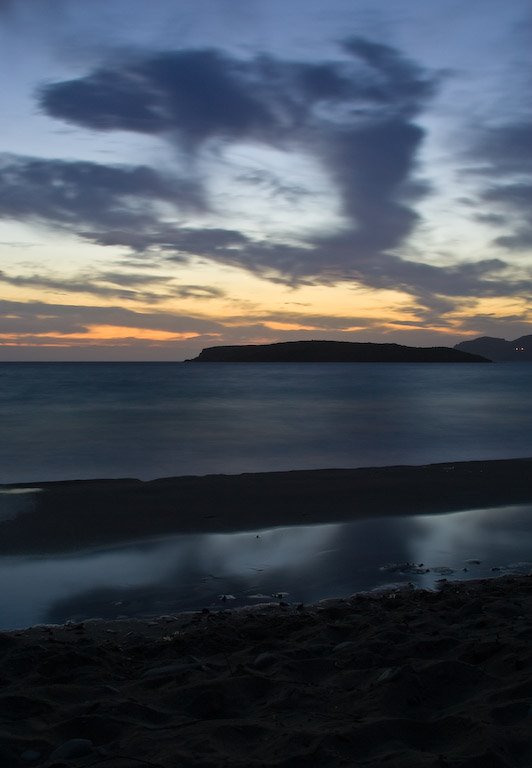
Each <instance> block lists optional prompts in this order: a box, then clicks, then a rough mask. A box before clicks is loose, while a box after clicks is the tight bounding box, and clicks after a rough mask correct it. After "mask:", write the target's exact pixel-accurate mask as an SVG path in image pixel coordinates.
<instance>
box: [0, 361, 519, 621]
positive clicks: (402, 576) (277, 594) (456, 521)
mask: <svg viewBox="0 0 532 768" xmlns="http://www.w3.org/2000/svg"><path fill="white" fill-rule="evenodd" d="M531 392H532V364H527V363H520V364H519V363H518V364H514V363H500V364H491V365H488V364H450V363H447V364H412V363H410V364H406V363H405V364H400V363H395V364H386V363H379V364H369V363H368V364H365V363H357V364H331V363H328V364H311V363H302V364H287V363H283V364H267V363H261V364H231V363H212V364H209V363H202V364H193V363H189V364H187V363H3V364H0V426H1V429H0V484H2V483H3V484H17V483H42V482H45V481H50V480H72V479H90V478H119V477H135V478H140V479H152V478H159V477H168V476H177V475H206V474H210V473H229V474H237V473H242V472H264V471H272V470H292V469H318V468H320V469H321V468H332V467H336V468H342V467H343V468H349V467H364V466H389V465H406V464H413V465H419V464H428V463H433V462H457V461H468V460H475V459H478V460H486V459H508V458H524V457H532V409H531V408H530V393H531ZM26 490H27V489H24V488H18V489H17V488H16V487H15V488H13V487H11V488H9V489H1V488H0V535H1V522H2V520H9V519H10V518H12V517H13V516H17V515H23V514H24V512H25V510H28V509H29V508H30V506H28V505H31V504H32V503H34V501H33V500H34V498H35V494H34V493H27V492H26ZM35 493H36V494H38V493H39V491H35ZM235 503H238V500H235ZM72 514H73V515H75V514H76V510H75V509H73V510H72ZM89 522H90V521H89ZM256 526H257V523H255V522H254V520H253V510H250V519H249V524H248V525H247V526H246V530H243V531H240V532H236V533H208V534H201V535H200V534H188V535H177V536H166V537H159V538H154V537H146V538H144V539H142V540H138V541H130V540H128V541H114V542H110V543H109V545H108V546H104V547H98V548H94V549H90V548H83V546H81V547H78V548H77V549H76V550H75V551H74V550H68V551H61V552H54V553H53V554H51V553H47V552H46V551H43V552H38V553H35V552H33V553H32V554H27V555H25V554H15V553H13V554H10V553H6V554H5V555H2V556H1V557H0V581H1V583H2V586H3V589H2V590H0V628H3V629H13V628H20V627H26V626H30V625H34V624H49V623H62V622H65V621H67V620H72V621H82V620H85V619H89V618H106V619H113V618H120V617H147V616H153V615H161V614H173V613H175V612H178V611H183V610H191V611H196V610H203V609H206V608H207V609H209V610H218V609H223V610H226V609H228V608H233V607H249V606H252V605H257V604H260V603H264V602H272V601H274V602H275V601H281V602H288V603H292V604H298V603H307V602H315V601H316V600H321V599H327V598H331V597H337V596H340V595H344V596H345V595H349V594H351V593H353V592H359V591H365V590H369V591H371V590H375V589H377V590H379V589H395V588H408V589H410V588H416V587H417V588H429V589H434V588H437V587H438V583H439V580H440V579H451V580H452V579H468V578H485V577H492V576H496V575H500V574H504V573H529V572H532V505H531V504H524V505H523V504H522V505H513V506H507V507H495V508H489V507H488V508H483V509H464V510H458V511H455V512H453V513H450V514H437V515H434V514H427V515H423V514H421V515H416V516H403V517H397V516H393V517H387V518H376V519H362V520H354V521H352V522H348V523H341V524H339V523H334V522H330V523H327V522H324V524H322V525H311V526H295V527H294V526H293V527H290V526H287V527H282V526H280V527H277V528H272V529H264V530H263V529H257V527H256ZM80 541H81V542H82V541H83V530H82V526H80Z"/></svg>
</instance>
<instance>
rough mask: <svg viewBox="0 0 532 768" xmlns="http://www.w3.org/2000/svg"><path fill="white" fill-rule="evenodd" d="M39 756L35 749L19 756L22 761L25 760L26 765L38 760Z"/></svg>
mask: <svg viewBox="0 0 532 768" xmlns="http://www.w3.org/2000/svg"><path fill="white" fill-rule="evenodd" d="M40 756H41V753H40V752H37V751H36V750H35V749H27V750H26V751H25V752H23V753H22V754H21V756H20V757H21V758H22V760H25V761H26V762H27V763H34V762H35V761H36V760H39V758H40Z"/></svg>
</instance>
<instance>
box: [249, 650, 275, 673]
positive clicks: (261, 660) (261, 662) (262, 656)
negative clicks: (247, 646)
mask: <svg viewBox="0 0 532 768" xmlns="http://www.w3.org/2000/svg"><path fill="white" fill-rule="evenodd" d="M277 661H278V659H277V656H275V654H273V653H259V655H258V656H257V658H256V659H255V661H254V662H253V666H254V667H257V669H264V668H265V667H271V666H272V664H275V663H276V662H277Z"/></svg>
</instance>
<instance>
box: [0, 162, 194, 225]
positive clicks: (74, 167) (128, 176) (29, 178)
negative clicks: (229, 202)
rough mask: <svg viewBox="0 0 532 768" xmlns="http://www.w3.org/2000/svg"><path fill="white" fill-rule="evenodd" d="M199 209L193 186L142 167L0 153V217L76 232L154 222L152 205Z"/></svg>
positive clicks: (156, 219) (156, 213)
mask: <svg viewBox="0 0 532 768" xmlns="http://www.w3.org/2000/svg"><path fill="white" fill-rule="evenodd" d="M158 203H159V204H160V203H167V204H170V205H172V206H175V208H176V209H184V210H198V209H202V208H204V202H203V200H202V196H201V193H200V190H199V188H198V186H197V185H196V184H195V183H193V182H190V181H187V180H182V179H176V178H172V177H171V176H165V175H163V174H161V173H159V172H157V171H156V170H154V169H152V168H149V167H147V166H141V165H139V166H129V167H128V166H112V165H102V164H98V163H92V162H83V161H67V160H48V159H40V158H31V157H21V156H13V155H5V154H4V155H1V156H0V218H9V219H33V220H39V221H42V222H48V223H54V224H56V225H60V226H63V227H65V228H68V229H71V230H73V231H76V232H81V231H82V228H83V227H84V226H97V227H100V228H104V229H107V228H117V227H123V228H127V229H133V230H134V229H136V228H137V227H138V228H140V229H141V230H142V229H146V228H149V227H152V226H157V225H158V223H159V221H160V213H159V212H158V210H157V204H158Z"/></svg>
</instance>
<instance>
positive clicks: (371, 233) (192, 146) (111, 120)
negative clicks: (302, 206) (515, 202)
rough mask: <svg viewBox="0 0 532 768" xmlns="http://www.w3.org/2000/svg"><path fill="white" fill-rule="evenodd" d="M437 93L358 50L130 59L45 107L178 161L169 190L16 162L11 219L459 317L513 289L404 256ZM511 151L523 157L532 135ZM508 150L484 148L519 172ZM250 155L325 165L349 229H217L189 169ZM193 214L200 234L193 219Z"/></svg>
mask: <svg viewBox="0 0 532 768" xmlns="http://www.w3.org/2000/svg"><path fill="white" fill-rule="evenodd" d="M438 83H439V75H438V74H435V73H432V72H429V71H426V70H424V69H423V68H422V67H420V66H418V65H417V64H416V63H415V62H413V61H411V60H410V59H408V58H407V57H405V56H404V55H403V54H402V53H401V52H400V51H398V50H396V49H394V48H391V47H389V46H385V45H382V44H379V43H375V42H373V41H369V40H365V39H361V38H350V39H348V40H346V41H344V42H343V43H342V44H341V46H340V48H339V53H338V56H337V58H336V59H334V60H324V61H311V60H308V61H290V60H283V59H280V58H278V57H274V56H265V55H255V56H251V57H248V58H237V57H235V56H232V55H229V54H228V53H225V52H223V51H221V50H216V49H199V50H178V51H168V52H163V53H153V54H144V55H139V54H135V55H126V56H124V55H123V56H121V57H119V58H116V59H115V60H113V61H112V62H110V63H108V64H107V65H106V66H101V67H99V68H97V69H95V70H93V71H92V72H89V73H88V74H87V75H86V76H84V77H80V78H77V79H73V80H67V81H63V82H56V83H48V84H46V85H44V86H43V87H42V88H41V89H40V91H39V101H40V105H41V108H42V109H43V110H44V111H45V112H46V113H47V114H48V115H49V116H52V117H54V118H58V119H61V120H64V121H66V122H68V123H70V124H74V125H77V126H81V127H84V128H88V129H91V130H99V131H105V132H108V131H116V130H120V131H130V132H133V133H141V134H149V135H155V136H158V137H160V138H161V139H163V140H164V141H166V142H167V143H169V144H170V145H171V146H172V148H173V149H175V150H177V151H176V152H175V154H174V156H175V158H176V160H175V163H176V164H175V168H174V173H173V175H171V174H169V173H168V172H165V173H161V172H160V171H158V170H156V169H154V168H150V167H148V166H131V167H126V166H109V165H99V164H97V163H87V162H73V161H70V162H67V161H60V160H39V159H35V158H20V157H19V158H17V157H12V156H7V157H6V156H4V158H3V161H2V163H1V164H0V216H3V217H11V218H26V219H36V220H39V221H42V222H49V223H52V224H54V225H57V226H60V227H64V228H66V229H68V230H70V231H73V232H75V233H76V234H77V235H78V236H80V237H83V238H85V239H87V240H89V241H90V242H93V243H95V244H98V245H101V246H123V247H126V248H128V249H130V250H131V251H132V252H134V253H135V254H137V255H141V256H142V255H143V256H144V257H145V258H146V259H147V260H150V261H152V260H157V261H163V262H167V263H171V262H178V263H183V262H187V261H189V260H190V259H191V258H193V257H198V256H199V257H202V258H205V259H207V260H210V261H213V262H218V263H222V264H227V265H231V266H236V267H239V268H243V269H245V270H248V271H250V272H253V273H255V274H258V275H260V276H263V277H266V278H268V279H270V280H273V281H278V282H282V283H285V284H289V285H294V286H297V285H301V284H335V283H338V282H341V281H354V282H358V283H362V284H365V285H367V286H371V287H376V288H398V289H400V290H404V291H407V292H408V293H411V294H413V295H415V296H417V297H418V298H419V301H420V302H421V303H422V304H424V305H425V306H426V307H427V309H428V310H429V309H430V308H432V309H436V308H440V309H441V308H442V307H444V306H446V307H448V308H452V307H453V306H454V305H455V301H454V299H455V298H456V297H461V296H464V295H468V294H474V295H487V296H491V295H499V294H500V293H503V292H505V291H507V290H508V288H509V286H510V289H513V288H515V287H516V284H515V283H512V281H511V279H510V277H509V276H508V275H507V274H506V272H505V270H506V266H507V265H506V264H505V263H504V262H502V261H500V260H493V259H485V260H481V261H477V262H476V263H474V264H461V265H458V266H452V267H440V266H434V265H429V264H425V263H420V262H416V261H414V260H410V261H408V260H406V259H403V258H400V257H399V255H398V253H399V249H400V248H401V247H403V246H404V245H405V243H407V241H408V238H409V237H410V236H411V235H412V234H413V232H414V231H415V229H416V227H417V226H418V224H419V223H420V217H419V214H418V213H417V211H416V204H417V202H418V201H419V200H420V199H421V198H423V197H424V196H425V195H427V194H428V192H429V191H430V190H429V188H428V186H427V185H426V184H424V183H422V182H421V181H420V180H419V178H418V176H417V174H418V161H419V153H420V149H421V147H422V145H423V141H424V137H425V132H424V129H423V128H422V127H421V126H420V125H419V124H418V122H417V118H418V117H419V116H420V115H421V114H422V113H423V111H424V110H425V109H426V108H427V106H428V104H429V103H430V100H431V98H432V96H433V95H434V93H435V91H436V89H437V87H438ZM490 135H491V134H490ZM515 136H517V137H518V139H519V141H520V142H521V143H523V142H525V143H526V136H525V134H524V132H523V131H522V130H517V129H516V131H515ZM515 136H514V138H515ZM509 140H510V139H509V138H508V140H505V139H503V138H502V136H501V135H499V136H498V138H497V137H495V135H494V134H493V135H491V138H490V139H489V141H488V138H487V137H486V138H485V144H486V146H488V144H490V142H491V143H492V144H493V145H494V146H496V147H497V152H498V153H499V156H501V157H502V156H503V155H504V156H505V157H506V158H507V160H506V162H508V163H510V160H511V158H510V159H508V157H509V154H508V152H507V153H504V152H503V150H502V149H501V147H506V146H507V145H508V146H509ZM238 142H245V143H246V144H247V145H249V144H250V143H251V144H255V145H256V146H257V147H269V148H273V149H275V150H276V151H280V152H286V153H292V152H296V153H298V154H299V155H301V156H305V155H306V156H311V157H313V158H314V159H316V160H317V161H318V162H319V163H320V164H321V166H322V168H323V169H324V171H325V173H326V176H327V178H328V179H329V181H330V182H331V184H332V186H333V188H334V191H335V192H336V193H337V195H338V197H339V199H340V204H341V213H342V215H343V217H344V219H345V222H346V223H345V226H344V227H343V230H342V231H341V232H338V230H337V229H336V230H335V231H330V232H328V231H323V232H322V233H320V234H318V235H317V234H315V232H314V233H312V234H307V235H304V234H303V235H301V236H298V241H299V242H294V238H292V239H291V240H288V238H284V239H283V238H282V237H280V236H277V237H275V236H273V235H271V234H270V235H264V236H263V237H259V236H257V235H254V236H251V235H250V234H249V233H248V232H247V231H244V230H240V229H238V228H235V227H234V226H233V227H228V228H223V227H220V226H219V224H218V222H219V219H216V218H215V217H214V216H213V206H212V202H211V201H210V200H209V196H208V186H207V185H205V184H203V181H204V180H203V179H202V176H201V174H199V173H198V172H197V170H196V176H195V177H194V179H191V178H190V173H191V168H192V169H194V160H195V159H198V161H199V160H201V161H202V163H203V165H201V167H202V169H203V168H204V166H205V164H207V165H208V160H209V157H211V158H212V156H213V154H214V155H216V152H217V151H219V152H222V151H223V148H224V147H225V146H226V145H227V144H232V143H238ZM490 146H491V145H490ZM510 154H511V152H510ZM184 157H186V163H185V164H184V166H185V167H181V166H180V161H181V160H182V159H183V158H184ZM501 162H502V161H501ZM512 162H513V161H512ZM198 167H200V164H198ZM207 172H208V169H207ZM202 173H203V170H202ZM244 175H245V176H246V174H244ZM236 178H237V180H238V174H237V175H236ZM241 180H242V179H241ZM243 181H244V182H245V183H247V184H250V183H251V184H255V185H256V186H257V188H260V189H262V191H263V192H264V191H266V193H267V195H269V196H270V197H271V198H278V199H281V200H282V201H283V203H284V204H289V203H290V201H291V200H296V199H304V198H305V196H306V195H308V196H310V194H311V193H310V191H309V190H308V188H305V186H304V185H302V184H300V183H297V182H296V181H294V180H293V179H291V178H289V177H281V176H279V174H277V173H271V172H269V171H268V170H266V169H264V170H257V171H252V172H249V171H248V172H247V176H246V178H244V179H243ZM168 210H170V211H172V212H173V214H174V215H170V216H168ZM190 211H193V212H194V214H195V222H194V226H191V225H190V223H187V222H185V221H184V220H183V217H182V215H181V214H182V213H183V212H190ZM102 289H105V290H109V287H105V286H103V288H102ZM177 290H179V289H177ZM181 290H182V291H183V290H186V289H181ZM200 290H204V289H203V288H200ZM207 290H208V289H207ZM178 295H182V296H185V297H186V294H183V293H181V294H178ZM207 295H209V294H208V293H207V294H205V296H207ZM444 297H448V298H444Z"/></svg>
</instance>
